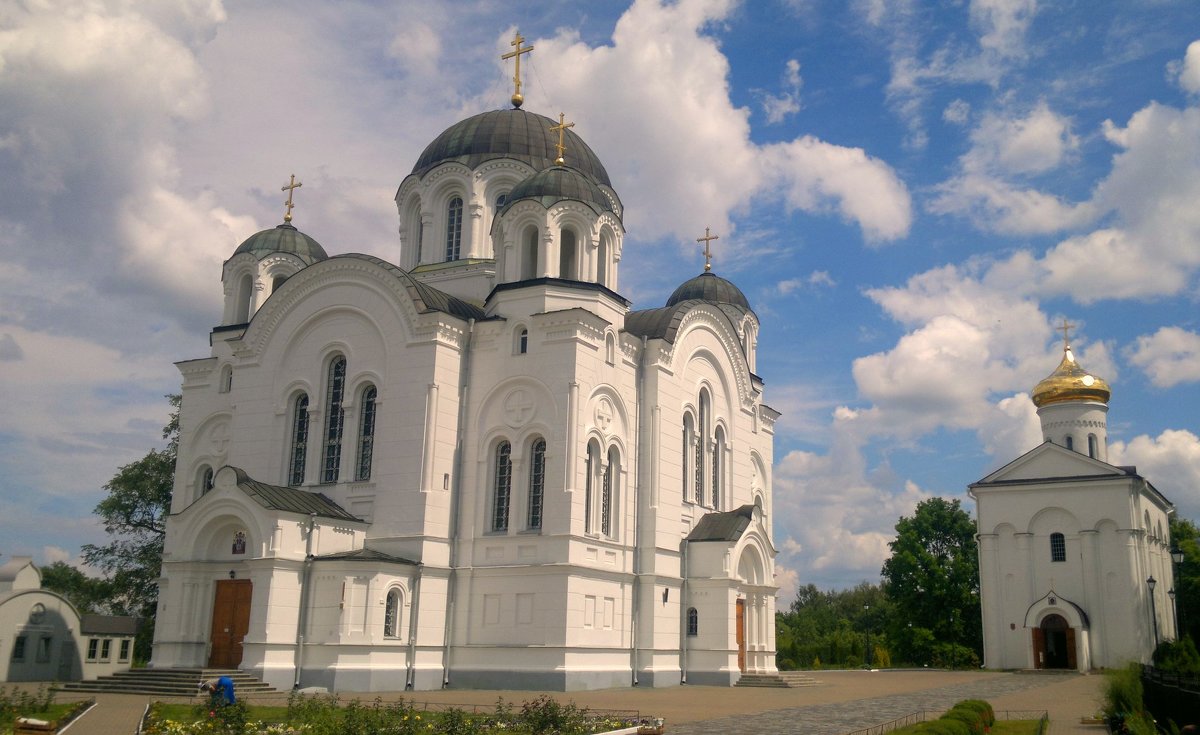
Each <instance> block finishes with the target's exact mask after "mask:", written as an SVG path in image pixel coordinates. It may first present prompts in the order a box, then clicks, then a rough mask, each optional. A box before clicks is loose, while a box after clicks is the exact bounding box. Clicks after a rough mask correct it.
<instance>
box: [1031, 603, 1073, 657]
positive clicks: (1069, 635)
mask: <svg viewBox="0 0 1200 735" xmlns="http://www.w3.org/2000/svg"><path fill="white" fill-rule="evenodd" d="M1033 655H1034V662H1035V665H1036V666H1037V668H1039V669H1074V668H1075V667H1076V663H1075V631H1074V629H1072V628H1071V626H1070V624H1069V623H1067V619H1066V618H1064V617H1063V616H1061V615H1058V614H1055V613H1051V614H1050V615H1047V616H1046V617H1044V618H1042V622H1041V623H1040V624H1039V625H1038V627H1036V628H1034V629H1033Z"/></svg>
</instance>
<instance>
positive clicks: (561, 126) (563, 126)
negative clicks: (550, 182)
mask: <svg viewBox="0 0 1200 735" xmlns="http://www.w3.org/2000/svg"><path fill="white" fill-rule="evenodd" d="M566 119H567V113H565V112H560V113H558V125H555V126H554V127H552V128H550V132H552V133H558V142H557V143H555V144H554V149H555V150H557V151H558V158H556V159H554V165H555V166H562V165H563V164H565V163H566V161H565V160H564V159H563V153H564V152H565V151H566V150H567V146H566V144H565V143H563V137H564V136H565V135H566V134H567V128H573V127H575V123H573V122H563V121H564V120H566Z"/></svg>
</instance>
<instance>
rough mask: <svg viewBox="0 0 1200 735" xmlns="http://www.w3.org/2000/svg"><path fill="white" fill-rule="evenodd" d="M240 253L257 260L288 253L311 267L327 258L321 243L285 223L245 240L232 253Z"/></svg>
mask: <svg viewBox="0 0 1200 735" xmlns="http://www.w3.org/2000/svg"><path fill="white" fill-rule="evenodd" d="M242 253H250V254H251V255H253V256H254V257H256V258H258V259H259V260H262V259H263V258H265V257H267V256H268V255H270V254H271V253H290V254H292V255H295V256H296V257H298V258H300V260H303V261H304V264H305V265H312V264H313V263H316V262H318V261H322V260H325V259H326V258H328V257H329V256H328V255H327V254H326V253H325V248H323V247H321V243H319V242H317V241H316V240H314V239H312V238H311V237H309V236H308V235H305V234H304V233H303V232H301V231H300V230H297V229H296V228H295V227H294V226H293V225H291V224H289V223H287V222H284V223H283V224H281V225H276V226H275V227H272V228H271V229H269V230H263V231H261V232H256V233H254V234H253V235H251V236H250V237H248V238H246V241H245V242H243V243H242V244H241V245H238V248H237V250H234V251H233V254H234V255H241V254H242Z"/></svg>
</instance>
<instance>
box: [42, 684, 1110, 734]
mask: <svg viewBox="0 0 1200 735" xmlns="http://www.w3.org/2000/svg"><path fill="white" fill-rule="evenodd" d="M815 676H816V678H817V679H818V680H819V681H820V684H819V685H817V686H812V687H804V688H798V689H736V688H725V687H720V688H719V687H706V686H682V687H673V688H670V689H641V688H629V689H609V690H604V691H596V692H568V693H562V692H550V693H549V694H550V695H551V696H553V697H555V698H557V699H560V700H562V701H574V702H575V703H576V704H577V705H579V706H581V707H588V708H591V709H621V710H638V711H639V712H641V713H642V714H643V715H654V716H658V717H665V718H666V720H667V732H668V733H671V735H715V734H716V733H722V734H725V735H741V734H742V733H747V734H749V733H755V734H766V733H789V734H790V733H804V734H805V735H810V734H811V735H845V733H849V732H852V731H854V730H857V729H861V728H866V727H870V726H873V725H879V724H882V723H884V722H888V721H890V720H894V719H896V718H899V717H902V716H904V715H907V714H910V713H912V712H915V711H918V710H935V711H941V710H945V709H947V708H948V707H950V706H951V705H953V704H954V703H955V702H957V701H959V700H962V699H968V698H973V699H986V700H987V701H989V702H991V704H992V706H993V707H994V708H995V709H996V711H997V713H998V714H999V713H1002V712H1004V711H1017V710H1047V711H1048V712H1049V713H1050V733H1052V734H1053V735H1067V734H1068V733H1091V735H1099V734H1100V733H1103V732H1105V730H1104V728H1103V727H1093V726H1082V725H1080V724H1079V721H1080V718H1081V717H1083V716H1085V715H1090V714H1092V713H1094V712H1095V711H1096V710H1097V709H1098V708H1099V706H1100V699H1101V695H1100V690H1101V687H1102V685H1103V681H1104V677H1103V676H1100V675H1091V676H1080V675H1076V674H1053V675H1047V674H1011V673H991V672H955V671H822V672H816V673H815ZM539 694H541V693H540V692H524V691H466V690H446V691H438V692H411V693H408V694H407V695H406V694H405V693H403V692H393V693H385V694H381V695H344V696H343V699H346V700H349V699H352V698H354V697H355V696H359V697H361V698H363V699H374V697H375V696H379V697H380V698H381V699H383V700H384V701H394V700H395V699H398V698H400V697H405V698H406V699H410V700H412V701H415V702H418V703H420V702H429V703H432V704H435V705H445V704H456V705H460V706H475V705H479V706H483V707H490V706H491V705H494V704H495V703H496V700H497V699H498V698H500V697H503V698H504V699H505V700H507V701H512V702H516V703H518V704H519V703H520V702H522V701H524V700H527V699H532V698H534V697H536V696H538V695H539ZM81 698H86V697H85V695H68V694H65V693H64V694H60V696H59V700H60V701H69V700H73V699H81ZM150 700H151V698H149V697H146V696H137V695H117V694H101V695H97V706H96V707H95V708H93V709H92V710H91V711H90V712H89V713H88V714H87V715H85V716H84V717H83V718H81V719H80V720H78V721H77V722H76V723H75V724H74V725H73V726H72V727H71V728H70V730H69V732H70V733H71V735H132V733H133V732H134V729H135V728H136V725H137V721H138V719H139V718H140V717H141V714H142V711H143V710H144V708H145V706H146V704H147V703H148V702H149V701H150ZM250 700H251V701H252V702H254V703H263V704H268V703H270V704H282V703H284V702H286V700H287V694H286V693H276V694H269V695H263V696H254V697H251V698H250ZM170 701H185V700H178V699H176V700H170Z"/></svg>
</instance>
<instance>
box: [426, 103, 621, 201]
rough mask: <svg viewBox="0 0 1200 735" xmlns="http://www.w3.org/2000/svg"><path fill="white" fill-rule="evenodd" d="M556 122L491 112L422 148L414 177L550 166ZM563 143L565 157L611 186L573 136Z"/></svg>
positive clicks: (535, 116)
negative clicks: (483, 167) (451, 168)
mask: <svg viewBox="0 0 1200 735" xmlns="http://www.w3.org/2000/svg"><path fill="white" fill-rule="evenodd" d="M557 124H558V123H556V122H555V121H554V120H551V119H550V118H548V117H544V116H542V115H538V114H536V113H532V112H528V111H526V110H514V109H508V110H492V111H490V112H483V113H480V114H478V115H474V116H472V117H469V118H467V119H466V120H462V121H460V122H457V123H455V124H453V125H451V126H450V127H448V128H446V129H445V130H444V131H442V133H441V135H439V136H438V137H436V138H434V139H433V142H432V143H430V144H429V145H428V146H426V147H425V150H424V152H422V153H421V157H420V158H418V159H417V163H416V165H415V166H413V170H412V172H413V173H414V174H423V173H425V172H426V171H429V170H430V169H432V168H434V167H436V166H439V165H441V164H443V163H446V162H449V161H456V162H458V163H461V164H463V165H464V166H466V167H467V168H470V169H474V168H476V167H478V166H479V164H481V163H483V162H484V161H490V160H493V159H497V158H512V159H516V160H518V161H522V162H523V163H526V164H528V165H529V166H530V167H532V168H533V170H534V171H541V170H543V169H546V168H549V167H550V166H553V165H554V161H555V159H556V158H558V151H557V150H556V149H555V145H556V144H557V143H558V132H557V131H552V130H551V128H553V127H555V126H556V125H557ZM563 144H564V145H565V146H566V149H567V150H566V153H565V154H564V158H565V159H566V160H567V161H570V162H571V165H572V166H574V167H575V168H577V169H579V170H580V171H582V172H584V173H585V174H587V175H588V176H590V177H591V178H593V179H595V180H596V182H597V183H600V184H604V185H606V186H610V187H611V186H612V182H611V181H610V180H609V178H608V172H607V171H605V170H604V166H603V164H601V163H600V159H599V158H597V157H596V154H595V153H594V152H593V151H592V149H591V148H589V147H588V144H587V143H585V142H583V138H580V137H579V136H578V135H576V134H575V132H574V131H572V130H570V129H568V130H567V131H566V135H565V136H564V141H563Z"/></svg>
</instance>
